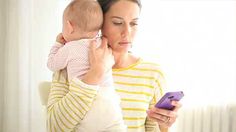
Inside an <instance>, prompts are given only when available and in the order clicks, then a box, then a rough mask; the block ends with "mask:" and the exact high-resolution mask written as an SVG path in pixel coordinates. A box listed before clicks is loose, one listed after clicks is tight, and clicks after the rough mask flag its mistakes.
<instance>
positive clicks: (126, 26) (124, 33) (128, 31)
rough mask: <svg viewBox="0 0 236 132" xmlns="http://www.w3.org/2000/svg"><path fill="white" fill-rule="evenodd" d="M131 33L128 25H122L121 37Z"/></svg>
mask: <svg viewBox="0 0 236 132" xmlns="http://www.w3.org/2000/svg"><path fill="white" fill-rule="evenodd" d="M130 33H131V27H130V26H129V25H124V28H123V31H122V37H128V36H129V35H130Z"/></svg>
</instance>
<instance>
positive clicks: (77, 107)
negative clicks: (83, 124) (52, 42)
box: [47, 70, 98, 132]
mask: <svg viewBox="0 0 236 132" xmlns="http://www.w3.org/2000/svg"><path fill="white" fill-rule="evenodd" d="M97 90H98V87H97V86H96V85H95V86H92V85H87V84H84V83H83V82H81V81H79V80H78V81H76V82H72V83H71V84H70V86H69V84H68V79H67V74H66V71H65V70H62V71H60V72H56V73H55V74H54V76H53V81H52V86H51V90H50V94H49V100H48V106H47V126H48V131H49V132H52V131H53V132H55V131H72V130H74V128H75V127H76V126H77V125H78V124H79V122H80V121H81V120H82V119H83V118H84V116H85V114H86V113H87V112H88V111H89V109H90V108H91V105H92V102H93V100H94V99H95V97H96V94H97Z"/></svg>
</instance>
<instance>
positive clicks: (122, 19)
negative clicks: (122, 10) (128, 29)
mask: <svg viewBox="0 0 236 132" xmlns="http://www.w3.org/2000/svg"><path fill="white" fill-rule="evenodd" d="M111 18H117V19H122V20H123V18H122V17H118V16H112V17H111Z"/></svg>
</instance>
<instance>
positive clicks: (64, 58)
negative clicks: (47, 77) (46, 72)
mask: <svg viewBox="0 0 236 132" xmlns="http://www.w3.org/2000/svg"><path fill="white" fill-rule="evenodd" d="M68 59H69V51H68V48H67V47H66V46H64V45H63V44H60V43H58V42H56V43H55V44H54V45H53V46H52V48H51V50H50V53H49V55H48V63H47V66H48V68H49V69H50V70H51V71H53V72H55V71H59V70H61V69H64V68H65V67H66V66H67V63H68Z"/></svg>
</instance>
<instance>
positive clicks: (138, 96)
mask: <svg viewBox="0 0 236 132" xmlns="http://www.w3.org/2000/svg"><path fill="white" fill-rule="evenodd" d="M113 78H114V85H115V88H116V92H117V93H118V94H119V95H120V98H121V108H122V112H123V119H124V121H125V124H126V125H127V127H128V130H127V131H128V132H145V131H146V132H156V131H159V127H158V125H157V123H156V122H154V121H151V120H149V119H148V118H147V114H146V110H148V109H149V108H151V107H153V106H154V105H155V103H156V102H157V100H159V99H160V97H161V96H162V95H163V88H164V87H165V80H164V77H163V74H162V72H161V71H160V67H159V65H157V64H154V63H149V62H145V61H143V60H141V59H140V60H139V61H138V62H137V63H135V64H133V65H130V66H129V67H127V68H122V69H113ZM97 90H98V86H92V85H87V84H84V83H83V82H71V84H70V85H69V84H68V80H67V77H66V71H65V70H62V71H60V72H56V73H55V74H54V77H53V82H52V88H51V91H50V95H49V101H48V107H47V108H48V116H47V125H48V131H50V132H60V131H66V132H67V131H74V129H75V128H76V126H78V125H79V122H80V121H81V120H82V119H83V117H84V116H85V114H86V112H87V111H88V110H89V109H90V108H91V104H92V102H93V100H94V99H95V97H96V94H97ZM104 116H107V115H104ZM94 123H95V122H94Z"/></svg>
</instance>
